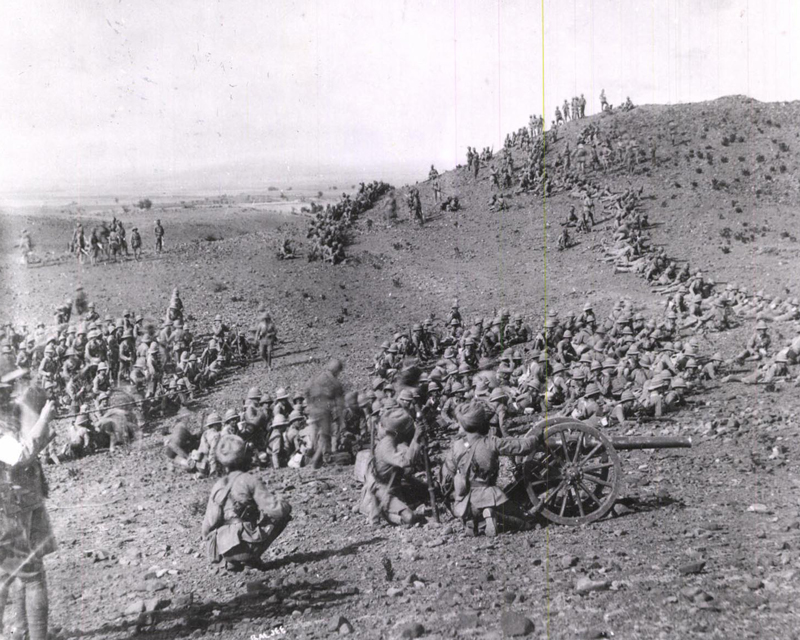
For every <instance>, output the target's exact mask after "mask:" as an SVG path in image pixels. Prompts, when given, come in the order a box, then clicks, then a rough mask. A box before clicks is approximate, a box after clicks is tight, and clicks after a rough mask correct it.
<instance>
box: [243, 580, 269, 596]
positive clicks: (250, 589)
mask: <svg viewBox="0 0 800 640" xmlns="http://www.w3.org/2000/svg"><path fill="white" fill-rule="evenodd" d="M245 590H246V591H247V593H253V594H256V593H266V592H268V591H270V588H269V585H268V584H267V583H266V582H264V581H263V580H251V581H250V582H248V583H246V584H245Z"/></svg>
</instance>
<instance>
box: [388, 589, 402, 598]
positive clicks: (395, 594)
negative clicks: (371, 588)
mask: <svg viewBox="0 0 800 640" xmlns="http://www.w3.org/2000/svg"><path fill="white" fill-rule="evenodd" d="M386 595H387V596H389V597H390V598H399V597H400V596H402V595H403V590H402V589H398V588H397V587H389V588H388V589H387V590H386Z"/></svg>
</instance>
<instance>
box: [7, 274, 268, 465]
mask: <svg viewBox="0 0 800 640" xmlns="http://www.w3.org/2000/svg"><path fill="white" fill-rule="evenodd" d="M79 300H80V297H76V303H75V305H74V306H75V309H76V311H78V310H80V313H77V314H76V315H78V317H77V318H76V317H74V316H73V314H72V306H73V305H72V304H71V303H70V301H67V302H65V303H64V304H61V305H58V306H57V308H56V315H55V319H54V325H53V326H52V327H51V330H49V331H48V330H47V329H46V327H45V324H44V323H38V325H37V326H36V327H35V328H34V329H33V330H32V331H29V328H28V327H27V325H22V327H21V328H15V327H14V326H13V325H12V324H11V323H7V324H6V325H5V326H4V327H3V328H2V330H0V375H7V374H11V373H12V372H15V371H20V372H23V373H24V374H25V375H24V378H25V379H29V380H30V381H31V382H32V383H34V384H36V385H38V386H40V387H41V388H42V389H43V390H44V393H45V394H46V395H47V397H48V399H50V400H51V401H52V402H53V405H54V407H55V411H56V413H57V414H60V415H62V416H63V415H64V414H65V413H69V414H70V415H72V416H73V417H74V418H75V420H74V422H73V423H72V424H71V427H70V431H69V433H68V434H66V437H65V441H64V442H62V443H58V442H55V443H54V444H53V445H52V446H51V447H50V448H49V449H48V451H49V453H50V454H51V459H52V460H53V461H60V460H62V459H64V458H71V457H77V456H80V455H84V454H86V453H89V452H91V451H93V450H96V449H100V448H105V447H110V448H112V449H113V448H114V446H115V445H116V444H123V443H125V442H127V441H129V440H130V439H131V437H132V436H133V431H132V430H133V429H134V428H136V427H138V426H139V425H140V424H141V422H142V421H143V420H144V419H146V418H149V417H154V416H166V415H171V414H173V413H176V412H177V411H178V410H179V409H180V408H181V407H182V406H185V405H186V404H189V403H191V401H192V400H193V399H194V398H195V396H196V395H197V394H198V393H199V392H200V391H201V390H203V389H206V388H208V387H210V386H212V385H214V384H215V383H216V382H217V381H218V380H219V379H220V378H221V377H222V376H223V375H224V372H225V370H226V368H227V367H229V366H230V365H231V364H232V363H234V362H237V361H238V362H244V361H249V359H250V355H251V353H252V352H253V351H254V348H253V345H251V344H250V343H249V342H248V341H247V338H246V336H243V335H242V334H241V333H240V332H235V331H232V330H231V329H230V328H229V327H228V326H227V325H226V324H225V323H224V322H223V321H222V318H221V316H219V315H218V316H216V318H215V320H214V323H213V326H212V327H211V331H210V333H209V335H208V336H207V339H205V338H203V337H199V336H195V335H194V334H193V333H192V332H191V330H190V327H189V323H188V322H186V321H185V318H184V309H183V301H182V300H181V297H180V294H179V292H178V290H177V289H174V290H173V292H172V296H171V298H170V302H169V307H168V309H167V312H166V314H165V317H164V319H163V321H162V322H161V325H160V327H156V326H154V325H153V324H145V323H144V318H143V316H142V315H141V314H134V313H132V312H131V311H130V310H124V311H123V312H122V315H121V316H120V317H118V318H113V317H112V316H110V315H106V316H105V317H104V318H101V317H100V315H99V314H98V313H97V311H96V308H95V305H94V303H88V304H87V305H86V306H85V309H84V308H83V305H79V304H77V302H78V301H79ZM262 325H263V326H262ZM276 341H277V337H276V331H275V328H274V324H273V323H272V321H271V320H270V318H269V316H268V315H267V314H264V315H263V316H262V318H261V321H260V324H259V327H258V328H257V330H256V343H257V344H258V346H259V348H260V350H261V352H262V356H263V357H264V359H265V361H267V364H268V365H271V358H272V348H273V347H274V344H275V342H276ZM121 409H124V410H122V411H121Z"/></svg>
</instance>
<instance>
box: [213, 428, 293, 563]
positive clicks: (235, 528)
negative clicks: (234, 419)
mask: <svg viewBox="0 0 800 640" xmlns="http://www.w3.org/2000/svg"><path fill="white" fill-rule="evenodd" d="M215 455H216V459H217V462H218V463H219V464H220V465H221V466H222V467H223V468H224V469H225V472H226V475H225V477H224V478H220V479H219V480H217V482H216V483H215V484H214V487H213V488H212V489H211V495H210V496H209V499H208V506H207V507H206V514H205V518H204V519H203V527H202V533H203V537H204V538H205V541H206V554H207V557H208V559H209V560H210V561H211V562H213V563H218V562H221V561H222V560H225V568H226V569H227V570H228V571H233V572H238V571H242V569H244V565H248V566H252V567H255V568H260V569H263V568H264V565H263V563H262V561H261V556H262V555H263V554H264V552H265V551H266V550H267V549H268V548H269V546H270V545H271V544H272V543H273V542H274V541H275V539H276V538H277V537H278V536H279V535H280V534H281V533H282V532H283V530H284V529H285V528H286V525H287V524H289V520H291V513H292V507H291V506H290V505H289V503H288V502H286V501H285V500H281V499H280V498H278V497H277V496H275V495H274V494H272V493H271V492H270V491H269V489H267V487H266V485H265V484H264V483H263V482H262V481H261V480H259V479H258V478H257V477H256V476H255V475H253V474H251V473H248V465H249V456H248V455H247V447H246V445H245V442H244V440H242V439H241V438H240V437H238V436H234V435H228V434H225V435H223V436H221V437H220V440H219V443H218V444H217V449H216V452H215Z"/></svg>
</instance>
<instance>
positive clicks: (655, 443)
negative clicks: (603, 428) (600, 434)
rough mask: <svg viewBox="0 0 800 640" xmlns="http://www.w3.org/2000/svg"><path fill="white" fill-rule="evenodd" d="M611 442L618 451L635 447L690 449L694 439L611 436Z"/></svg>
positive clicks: (630, 449)
mask: <svg viewBox="0 0 800 640" xmlns="http://www.w3.org/2000/svg"><path fill="white" fill-rule="evenodd" d="M611 444H612V445H613V446H614V448H615V449H616V450H618V451H632V450H634V449H688V448H690V447H691V446H692V439H691V438H670V437H668V436H660V437H655V438H642V437H620V438H611Z"/></svg>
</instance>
